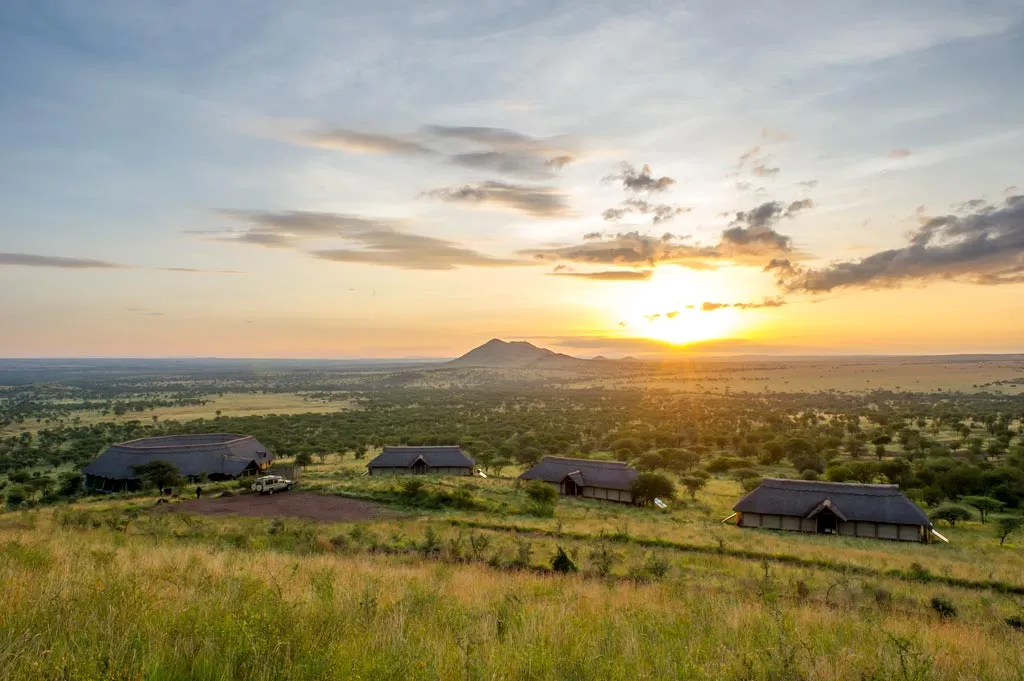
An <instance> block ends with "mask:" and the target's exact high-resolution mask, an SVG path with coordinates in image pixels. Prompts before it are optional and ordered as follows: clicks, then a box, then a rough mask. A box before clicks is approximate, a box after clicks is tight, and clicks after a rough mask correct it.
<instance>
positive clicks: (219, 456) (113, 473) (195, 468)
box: [83, 433, 273, 480]
mask: <svg viewBox="0 0 1024 681" xmlns="http://www.w3.org/2000/svg"><path fill="white" fill-rule="evenodd" d="M272 459H273V456H272V455H271V454H270V453H268V452H267V448H266V447H264V446H263V445H262V444H260V442H259V441H258V440H257V439H256V438H254V437H252V436H251V435H236V434H234V433H204V434H199V435H165V436H162V437H148V438H143V439H141V440H131V441H129V442H122V443H120V444H116V445H111V446H110V447H109V448H108V449H107V450H106V451H104V452H103V453H102V454H100V455H99V456H98V457H96V458H95V459H93V460H92V461H91V462H90V463H89V465H88V466H86V467H85V468H84V469H83V472H84V473H85V474H87V475H94V476H96V477H100V478H108V479H111V480H135V479H136V478H137V476H136V475H135V473H134V472H133V471H132V467H133V466H140V465H143V464H147V463H149V462H151V461H166V462H168V463H170V464H173V465H174V466H175V468H177V469H178V472H179V473H181V475H184V476H199V475H202V474H203V473H205V474H207V475H229V476H232V477H234V476H236V475H239V474H241V472H242V471H243V470H245V468H246V467H247V466H249V465H250V464H251V463H253V462H255V463H256V464H257V465H262V464H265V463H268V462H270V461H271V460H272Z"/></svg>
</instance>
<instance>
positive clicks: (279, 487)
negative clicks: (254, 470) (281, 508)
mask: <svg viewBox="0 0 1024 681" xmlns="http://www.w3.org/2000/svg"><path fill="white" fill-rule="evenodd" d="M294 484H295V481H294V480H289V479H288V478H282V477H281V476H280V475H264V476H261V477H258V478H256V480H254V481H253V483H252V491H253V492H259V493H260V494H273V493H274V492H281V491H286V490H290V489H291V488H292V485H294Z"/></svg>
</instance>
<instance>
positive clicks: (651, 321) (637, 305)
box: [616, 268, 749, 345]
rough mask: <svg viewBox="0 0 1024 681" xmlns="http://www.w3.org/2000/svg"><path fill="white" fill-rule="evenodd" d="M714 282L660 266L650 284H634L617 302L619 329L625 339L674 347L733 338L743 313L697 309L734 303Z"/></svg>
mask: <svg viewBox="0 0 1024 681" xmlns="http://www.w3.org/2000/svg"><path fill="white" fill-rule="evenodd" d="M702 275H704V276H702ZM719 283H720V282H717V281H716V282H712V281H709V278H708V277H707V276H706V273H698V272H693V271H691V270H685V269H676V268H671V269H668V268H659V269H658V271H657V273H656V274H655V276H654V278H652V279H651V280H650V281H649V282H644V283H643V284H641V285H638V286H636V287H635V288H633V289H632V290H631V291H630V292H629V294H628V295H627V296H625V297H623V298H622V299H621V300H620V301H616V302H617V303H618V304H617V305H616V308H617V309H618V311H619V312H618V320H619V321H618V324H619V327H620V329H621V330H622V332H623V334H624V335H629V336H643V337H645V338H650V339H652V340H659V341H664V342H666V343H671V344H673V345H687V344H690V343H698V342H701V341H708V340H715V339H718V338H735V337H736V336H737V333H738V332H739V331H741V330H742V329H743V327H744V326H745V325H746V324H745V320H744V317H743V313H742V312H740V311H739V310H735V309H730V308H719V309H716V310H713V311H705V310H703V309H702V305H703V304H704V303H705V302H725V301H730V300H734V299H736V294H735V292H733V291H725V290H722V288H720V287H719V286H716V285H713V284H719ZM748 314H749V313H748Z"/></svg>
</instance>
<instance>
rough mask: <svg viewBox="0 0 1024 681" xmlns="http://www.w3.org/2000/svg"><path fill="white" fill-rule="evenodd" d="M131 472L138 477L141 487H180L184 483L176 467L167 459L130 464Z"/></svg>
mask: <svg viewBox="0 0 1024 681" xmlns="http://www.w3.org/2000/svg"><path fill="white" fill-rule="evenodd" d="M132 473H134V474H135V476H136V477H137V478H138V479H139V481H140V482H141V483H142V486H143V487H156V488H157V489H164V488H165V487H180V486H181V485H183V484H184V483H185V481H184V479H183V478H182V477H181V474H180V473H178V468H177V466H175V465H174V464H173V463H170V462H169V461H150V462H149V463H144V464H140V465H138V466H132Z"/></svg>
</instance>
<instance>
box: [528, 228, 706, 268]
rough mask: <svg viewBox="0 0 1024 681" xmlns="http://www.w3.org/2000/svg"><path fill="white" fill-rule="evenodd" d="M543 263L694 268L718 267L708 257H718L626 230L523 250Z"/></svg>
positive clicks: (691, 247) (685, 245)
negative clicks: (661, 265) (602, 236)
mask: <svg viewBox="0 0 1024 681" xmlns="http://www.w3.org/2000/svg"><path fill="white" fill-rule="evenodd" d="M520 253H521V254H522V255H526V256H529V257H532V258H533V259H535V260H538V261H541V262H557V261H568V262H577V263H584V264H590V265H620V266H627V267H650V266H653V265H655V264H656V263H669V262H671V263H675V264H679V265H683V266H685V267H690V268H692V269H705V270H706V269H714V265H711V264H708V263H705V262H704V261H703V260H704V259H705V258H714V257H717V254H716V253H715V252H714V250H713V249H709V248H701V247H696V246H690V245H687V244H681V243H679V241H678V240H675V239H673V240H669V241H665V240H663V239H661V238H660V237H656V236H651V235H649V234H641V233H639V232H635V231H634V232H624V233H620V234H614V235H611V236H609V237H605V238H598V239H593V238H592V239H587V240H585V241H583V243H580V244H572V245H568V246H558V247H553V248H541V249H530V250H524V251H520Z"/></svg>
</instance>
